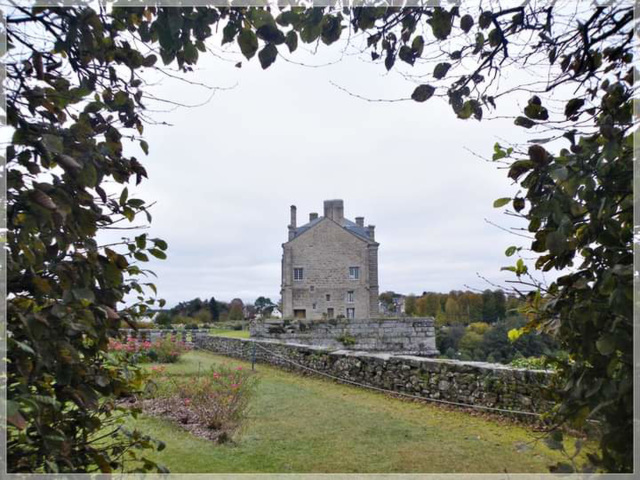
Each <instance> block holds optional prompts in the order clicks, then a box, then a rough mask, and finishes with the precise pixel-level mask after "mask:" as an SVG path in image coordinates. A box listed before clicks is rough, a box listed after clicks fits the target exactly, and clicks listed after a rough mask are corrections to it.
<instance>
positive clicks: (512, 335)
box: [503, 328, 524, 342]
mask: <svg viewBox="0 0 640 480" xmlns="http://www.w3.org/2000/svg"><path fill="white" fill-rule="evenodd" d="M523 333H524V330H523V329H521V328H512V329H511V330H509V332H508V333H507V337H509V341H511V342H515V341H516V340H518V339H519V338H520V337H521V336H522V334H523ZM503 338H504V337H503Z"/></svg>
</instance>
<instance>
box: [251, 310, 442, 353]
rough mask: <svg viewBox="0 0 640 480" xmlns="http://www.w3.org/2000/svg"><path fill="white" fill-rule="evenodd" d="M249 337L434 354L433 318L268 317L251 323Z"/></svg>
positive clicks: (371, 349) (306, 343) (370, 349)
mask: <svg viewBox="0 0 640 480" xmlns="http://www.w3.org/2000/svg"><path fill="white" fill-rule="evenodd" d="M250 330H251V337H252V338H256V339H271V340H279V341H281V342H285V343H301V344H305V345H316V346H323V347H329V348H333V349H347V350H367V351H371V352H389V353H404V354H411V355H421V356H434V355H437V354H438V350H437V349H436V332H435V327H434V320H433V318H430V317H427V318H413V317H412V318H397V319H391V318H380V319H375V318H373V319H372V318H366V319H331V320H304V321H289V320H280V321H269V322H264V323H259V322H258V323H255V324H254V325H252V326H251V329H250Z"/></svg>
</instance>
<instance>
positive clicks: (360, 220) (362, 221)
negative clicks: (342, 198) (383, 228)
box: [356, 217, 364, 228]
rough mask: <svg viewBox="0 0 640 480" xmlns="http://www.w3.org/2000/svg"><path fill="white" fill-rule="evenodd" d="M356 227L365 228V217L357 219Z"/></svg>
mask: <svg viewBox="0 0 640 480" xmlns="http://www.w3.org/2000/svg"><path fill="white" fill-rule="evenodd" d="M356 225H358V226H359V227H363V228H364V217H356Z"/></svg>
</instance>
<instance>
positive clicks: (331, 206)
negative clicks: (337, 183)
mask: <svg viewBox="0 0 640 480" xmlns="http://www.w3.org/2000/svg"><path fill="white" fill-rule="evenodd" d="M324 216H325V217H326V218H330V219H331V220H333V221H334V222H336V223H337V224H339V225H342V223H343V220H344V202H343V201H342V200H325V201H324Z"/></svg>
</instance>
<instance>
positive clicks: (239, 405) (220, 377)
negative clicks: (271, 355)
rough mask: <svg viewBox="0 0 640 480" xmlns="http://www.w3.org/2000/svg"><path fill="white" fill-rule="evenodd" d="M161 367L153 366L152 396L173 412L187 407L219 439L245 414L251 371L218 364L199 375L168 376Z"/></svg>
mask: <svg viewBox="0 0 640 480" xmlns="http://www.w3.org/2000/svg"><path fill="white" fill-rule="evenodd" d="M160 368H162V367H160ZM160 368H157V369H155V370H154V369H153V368H152V377H153V378H154V381H155V382H156V383H158V384H159V385H158V387H159V388H158V389H157V390H156V391H155V393H154V396H155V397H156V398H161V399H162V400H164V402H166V403H168V407H169V409H170V410H172V411H180V410H187V413H188V414H189V415H190V416H192V417H193V418H194V420H195V423H197V424H199V425H201V426H202V427H205V428H207V429H209V430H214V431H216V432H217V435H216V438H217V440H218V441H219V442H224V441H226V440H228V439H229V435H230V433H231V432H232V431H233V430H235V429H236V428H237V427H238V425H239V424H240V421H241V420H242V418H243V417H244V416H245V414H246V411H247V408H248V404H249V400H250V398H251V395H252V393H253V391H254V388H255V382H256V377H255V376H254V375H253V374H252V373H251V371H246V370H245V369H243V368H242V367H235V368H230V367H227V366H220V365H218V366H216V367H212V368H211V370H209V371H208V372H206V373H203V374H201V375H198V376H190V377H170V376H164V370H161V369H160Z"/></svg>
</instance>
